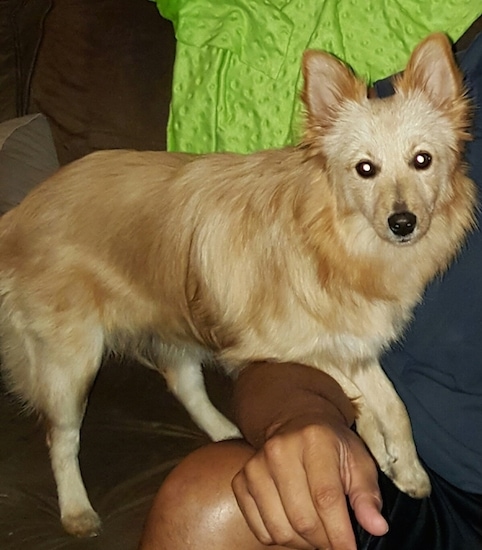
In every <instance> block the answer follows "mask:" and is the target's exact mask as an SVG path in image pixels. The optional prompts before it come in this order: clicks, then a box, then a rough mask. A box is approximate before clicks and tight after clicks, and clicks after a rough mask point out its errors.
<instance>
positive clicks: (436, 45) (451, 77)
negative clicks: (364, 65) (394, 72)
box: [396, 33, 463, 108]
mask: <svg viewBox="0 0 482 550" xmlns="http://www.w3.org/2000/svg"><path fill="white" fill-rule="evenodd" d="M396 87H397V89H398V90H400V91H405V92H407V91H408V90H410V89H420V90H422V91H424V92H425V93H426V94H427V95H428V96H429V97H430V99H431V100H432V101H433V102H434V104H435V106H436V107H442V108H443V107H450V106H451V105H452V103H453V102H454V101H456V100H457V99H459V98H460V97H461V96H462V95H463V82H462V75H461V72H460V71H459V69H458V68H457V65H456V63H455V59H454V55H453V53H452V47H451V44H450V42H449V40H448V38H447V37H446V36H445V35H444V34H442V33H436V34H432V35H429V36H428V37H427V38H425V39H424V40H423V41H422V42H420V44H419V45H418V46H417V47H416V48H415V50H414V51H413V53H412V55H411V57H410V60H409V62H408V65H407V68H406V69H405V71H404V73H403V76H402V77H401V78H400V80H399V81H398V82H397V84H396Z"/></svg>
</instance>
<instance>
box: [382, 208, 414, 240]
mask: <svg viewBox="0 0 482 550" xmlns="http://www.w3.org/2000/svg"><path fill="white" fill-rule="evenodd" d="M416 225H417V216H415V214H412V212H397V213H395V214H392V215H391V216H390V217H389V218H388V226H389V227H390V231H391V232H392V233H393V234H394V235H397V236H399V237H405V236H406V235H410V233H412V232H413V230H414V229H415V226H416Z"/></svg>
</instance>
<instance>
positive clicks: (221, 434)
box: [209, 418, 243, 441]
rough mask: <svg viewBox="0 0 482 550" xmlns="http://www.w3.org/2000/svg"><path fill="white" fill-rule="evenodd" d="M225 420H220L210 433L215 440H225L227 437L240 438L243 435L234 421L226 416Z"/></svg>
mask: <svg viewBox="0 0 482 550" xmlns="http://www.w3.org/2000/svg"><path fill="white" fill-rule="evenodd" d="M223 420H224V421H223V422H219V423H218V425H217V426H216V427H215V429H214V430H211V433H209V436H210V437H211V439H212V440H213V441H224V440H225V439H239V438H240V437H243V436H242V435H241V432H240V431H239V430H238V428H237V427H236V426H235V425H234V424H233V423H231V422H230V421H229V420H228V419H226V418H225V419H223Z"/></svg>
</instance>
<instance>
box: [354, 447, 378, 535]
mask: <svg viewBox="0 0 482 550" xmlns="http://www.w3.org/2000/svg"><path fill="white" fill-rule="evenodd" d="M348 460H351V461H353V463H352V464H347V467H348V468H349V470H350V475H349V476H347V478H346V479H347V486H346V493H347V495H348V499H349V502H350V506H351V507H352V509H353V512H354V514H355V517H356V519H357V521H358V523H359V524H360V525H361V527H363V529H365V531H368V532H369V533H371V534H372V535H374V536H377V537H380V536H382V535H384V534H386V533H387V531H388V523H387V521H386V520H385V518H384V517H383V516H382V514H381V509H382V498H381V495H380V489H379V486H378V471H377V468H376V466H375V462H374V460H373V458H372V457H371V455H370V454H369V453H368V451H367V449H366V447H365V446H364V444H363V442H362V441H361V440H359V439H358V441H353V451H352V454H351V456H350V457H349V458H348Z"/></svg>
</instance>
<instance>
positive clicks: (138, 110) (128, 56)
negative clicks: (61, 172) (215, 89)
mask: <svg viewBox="0 0 482 550" xmlns="http://www.w3.org/2000/svg"><path fill="white" fill-rule="evenodd" d="M174 47H175V39H174V33H173V30H172V26H171V23H170V22H169V21H166V20H165V19H163V18H162V17H161V16H160V15H159V12H158V11H157V9H156V6H155V4H154V3H152V2H149V1H148V0H61V1H59V0H57V1H54V5H53V8H52V10H51V11H50V12H49V14H48V16H47V18H46V20H45V30H44V37H43V41H42V44H41V48H40V51H39V56H38V61H37V66H36V70H35V73H34V76H33V79H32V96H31V98H32V104H31V106H30V109H31V110H32V111H35V112H42V113H44V114H45V115H47V117H48V119H49V121H50V123H51V125H52V132H53V136H54V141H55V143H56V146H57V151H58V155H59V160H60V162H61V164H64V163H66V162H69V161H71V160H74V159H76V158H79V157H81V156H83V155H85V154H87V153H89V152H91V151H94V150H96V149H117V148H134V149H165V143H166V138H165V133H166V125H167V118H168V112H169V100H170V96H171V81H172V75H171V73H172V65H173V61H174Z"/></svg>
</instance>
